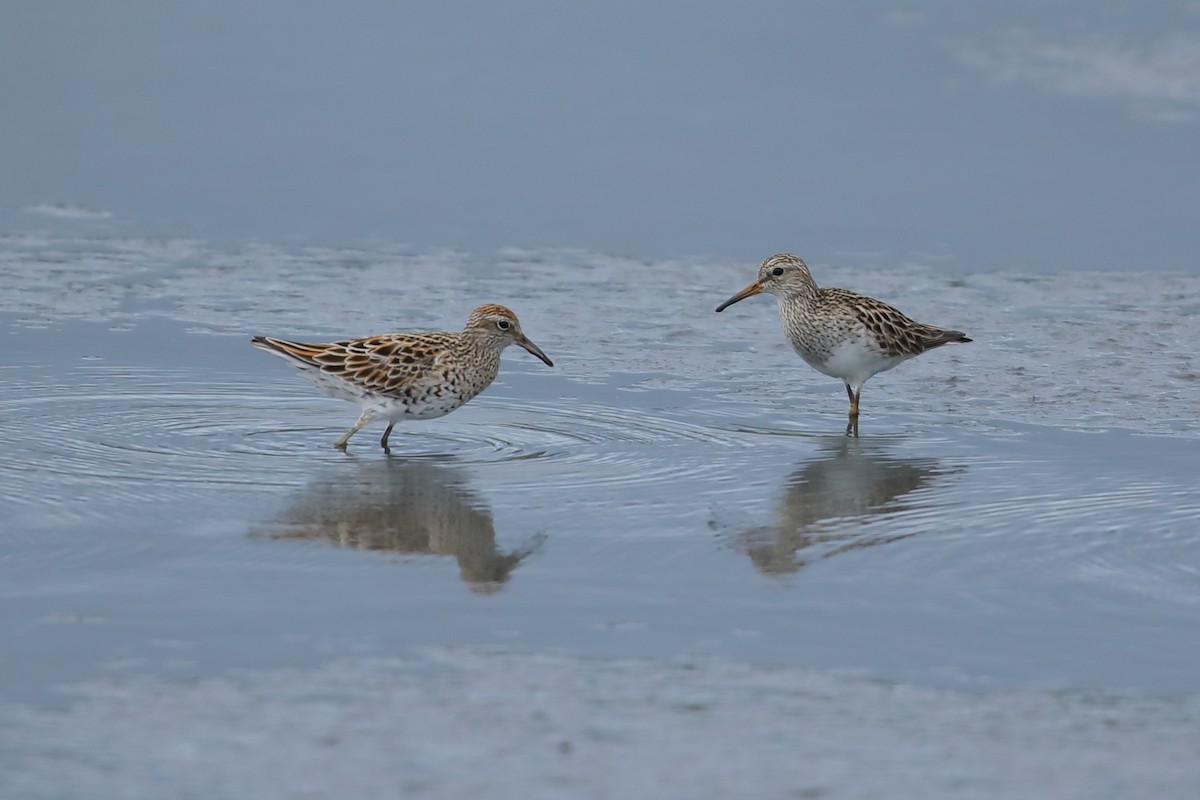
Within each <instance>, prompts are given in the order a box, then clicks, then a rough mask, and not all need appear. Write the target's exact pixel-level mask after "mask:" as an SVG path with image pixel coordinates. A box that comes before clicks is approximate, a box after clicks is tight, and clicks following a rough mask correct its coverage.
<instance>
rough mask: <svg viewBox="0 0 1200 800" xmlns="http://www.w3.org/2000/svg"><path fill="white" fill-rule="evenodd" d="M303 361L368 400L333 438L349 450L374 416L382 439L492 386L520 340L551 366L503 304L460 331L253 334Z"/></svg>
mask: <svg viewBox="0 0 1200 800" xmlns="http://www.w3.org/2000/svg"><path fill="white" fill-rule="evenodd" d="M250 341H251V342H252V343H253V344H254V346H255V347H259V348H262V349H263V350H266V351H267V352H268V353H271V354H272V355H277V356H279V357H280V358H283V359H285V360H287V361H288V363H290V364H292V365H293V366H295V367H299V368H300V370H301V371H302V373H303V375H304V377H306V378H308V379H309V380H310V381H312V383H313V385H315V386H316V387H317V388H318V389H319V390H320V391H321V392H323V393H324V394H327V395H330V396H332V397H340V398H342V399H343V400H352V401H354V402H356V403H358V404H359V405H360V406H362V415H361V416H360V417H359V418H358V422H356V423H354V427H353V428H351V429H350V430H348V431H346V434H345V435H344V436H342V437H341V438H340V439H338V440H337V441H336V442H334V443H333V446H334V447H336V448H338V449H342V450H344V449H345V448H346V443H347V442H349V441H350V437H351V436H353V435H354V434H356V433H358V432H359V430H361V429H362V427H363V426H364V425H366V424H367V423H369V422H372V421H374V420H376V419H386V420H387V421H388V426H387V430H385V431H384V432H383V438H382V439H380V440H379V444H380V446H381V447H383V450H384V452H391V451H390V450H389V449H388V436H390V435H391V433H392V428H393V427H395V425H396V423H397V422H399V421H400V420H402V419H434V418H435V417H440V416H443V415H445V414H449V413H450V412H451V411H453V410H454V409H456V408H458V407H459V406H461V405H463V404H464V403H466V402H467V401H468V400H470V399H471V398H472V397H474V396H475V395H477V394H479V393H480V392H482V391H483V390H484V389H486V388H487V387H488V386H489V385H490V384H491V382H492V381H493V380H495V378H496V373H498V372H499V371H500V353H501V351H503V350H504V348H506V347H508V346H509V345H510V344H516V345H520V346H521V347H524V348H525V349H526V350H528V351H529V352H530V353H533V355H535V356H537V357H538V358H540V359H541V360H542V361H544V362H546V365H547V366H550V367H553V366H554V362H552V361H551V360H550V359H549V358H547V357H546V354H545V353H543V352H542V350H541V348H539V347H538V346H537V345H536V344H534V343H533V342H531V341H529V339H528V338H526V336H525V334H523V333H521V323H520V322H519V321H518V320H517V315H516V314H514V313H513V312H512V311H509V310H508V309H507V308H505V307H504V306H500V305H490V304H489V305H483V306H480V307H479V308H477V309H475V310H474V311H472V312H471V316H470V317H469V318H468V319H467V325H466V327H465V328H463V330H462V332H461V333H440V332H439V333H382V334H379V335H377V336H367V337H365V338H363V339H347V340H345V341H341V342H333V343H331V344H301V343H299V342H288V341H284V340H282V339H273V338H271V337H269V336H255V337H254V338H253V339H251V340H250Z"/></svg>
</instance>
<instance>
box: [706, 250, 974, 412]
mask: <svg viewBox="0 0 1200 800" xmlns="http://www.w3.org/2000/svg"><path fill="white" fill-rule="evenodd" d="M764 292H766V293H768V294H773V295H775V297H776V298H777V299H778V300H779V319H780V321H781V322H782V323H783V332H784V333H785V334H787V337H788V340H789V341H790V342H791V343H792V347H793V348H794V349H795V350H796V352H797V353H799V354H800V357H801V358H803V359H804V360H805V361H806V362H808V365H809V366H810V367H812V368H813V369H815V370H817V371H818V372H822V373H824V374H826V375H828V376H830V377H832V378H840V379H841V380H842V383H844V384H845V385H846V394H847V395H848V396H849V398H850V421H849V422H848V423H847V425H846V433H853V434H854V435H855V436H857V435H858V401H859V398H860V397H861V395H862V386H863V384H864V383H866V382H867V379H868V378H870V377H871V376H872V375H874V374H875V373H877V372H883V371H884V370H889V369H891V368H892V367H894V366H896V365H897V364H899V363H900V362H901V361H907V360H908V359H910V358H912V357H913V356H919V355H921V353H924V352H925V351H926V350H932V349H933V348H935V347H941V346H942V345H944V344H953V343H966V342H969V341H971V340H970V339H968V338H967V335H966V334H965V333H963V332H962V331H951V330H944V329H942V328H935V327H933V326H932V325H924V324H922V323H920V322H916V321H914V320H911V319H909V318H908V317H906V316H904V315H903V314H901V313H900V312H899V311H897V310H896V309H894V308H892V307H891V306H889V305H888V304H887V303H884V302H881V301H879V300H876V299H874V298H871V297H865V296H863V295H861V294H856V293H854V292H849V291H846V290H845V289H822V288H820V287H818V286H817V284H816V282H815V281H814V280H813V277H812V273H811V272H809V271H808V266H807V265H806V264H805V263H804V262H803V261H802V260H800V259H799V258H797V257H796V256H794V255H792V254H791V253H780V254H778V255H774V256H771V257H770V258H768V259H767V260H766V261H764V262H763V263H762V266H761V267H759V268H758V280H756V281H755V282H754V283H752V284H750V285H749V286H747V287H746V288H745V289H742V290H741V291H740V292H738V293H737V294H735V295H734V296H733V297H731V298H729V299H728V300H726V301H725V302H724V303H721V305H719V306H717V311H724V310H725V309H726V308H728V307H729V306H731V305H733V304H734V303H736V302H738V301H739V300H745V299H746V298H747V297H753V296H754V295H756V294H762V293H764Z"/></svg>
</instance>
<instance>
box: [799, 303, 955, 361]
mask: <svg viewBox="0 0 1200 800" xmlns="http://www.w3.org/2000/svg"><path fill="white" fill-rule="evenodd" d="M822 292H827V293H829V294H830V296H831V298H832V299H836V300H837V302H839V303H844V304H845V305H847V306H849V307H851V308H853V309H854V314H855V316H856V317H857V318H858V321H859V322H861V323H862V324H863V325H864V326H865V327H866V329H867V330H868V331H869V332H870V334H871V335H872V337H873V338H874V339H875V341H876V342H878V343H879V346H880V347H882V348H883V350H884V352H886V353H887V354H888V355H890V356H916V355H920V354H921V353H924V352H925V351H926V350H930V349H932V348H934V347H940V346H941V345H944V344H949V343H951V342H969V341H971V340H970V339H968V338H967V337H966V334H964V333H963V332H962V331H952V330H946V329H943V328H936V327H934V326H933V325H926V324H925V323H923V322H917V321H916V320H914V319H910V318H909V317H907V316H905V315H904V314H902V313H900V312H899V311H897V310H896V309H895V308H892V307H891V306H889V305H888V304H887V303H885V302H883V301H882V300H876V299H875V298H873V297H867V296H866V295H861V294H857V293H855V292H851V291H847V290H846V289H822Z"/></svg>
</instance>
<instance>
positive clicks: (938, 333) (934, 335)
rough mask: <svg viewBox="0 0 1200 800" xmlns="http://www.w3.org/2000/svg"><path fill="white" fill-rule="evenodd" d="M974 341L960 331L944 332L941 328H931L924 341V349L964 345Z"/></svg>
mask: <svg viewBox="0 0 1200 800" xmlns="http://www.w3.org/2000/svg"><path fill="white" fill-rule="evenodd" d="M973 341H975V340H974V339H971V338H970V337H968V336H967V335H966V334H965V333H963V332H962V331H946V330H942V329H941V328H933V329H932V330H930V332H929V336H928V337H927V338H926V339H925V348H926V349H932V348H934V347H941V346H942V345H944V344H966V343H967V342H973Z"/></svg>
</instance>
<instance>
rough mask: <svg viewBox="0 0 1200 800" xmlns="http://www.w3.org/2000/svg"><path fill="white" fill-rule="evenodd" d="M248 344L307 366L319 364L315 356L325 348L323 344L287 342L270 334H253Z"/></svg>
mask: <svg viewBox="0 0 1200 800" xmlns="http://www.w3.org/2000/svg"><path fill="white" fill-rule="evenodd" d="M250 344H252V345H254V346H255V347H257V348H259V349H260V350H266V351H267V352H268V353H270V354H271V355H273V356H279V357H280V358H284V359H287V360H288V361H291V362H293V363H296V364H299V365H300V366H308V367H316V366H320V365H319V364H318V363H317V356H318V355H320V354H321V353H322V352H323V351H324V349H325V346H324V345H319V344H303V343H301V342H289V341H287V340H286V339H275V338H273V337H271V336H255V337H254V338H253V339H251V340H250Z"/></svg>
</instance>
